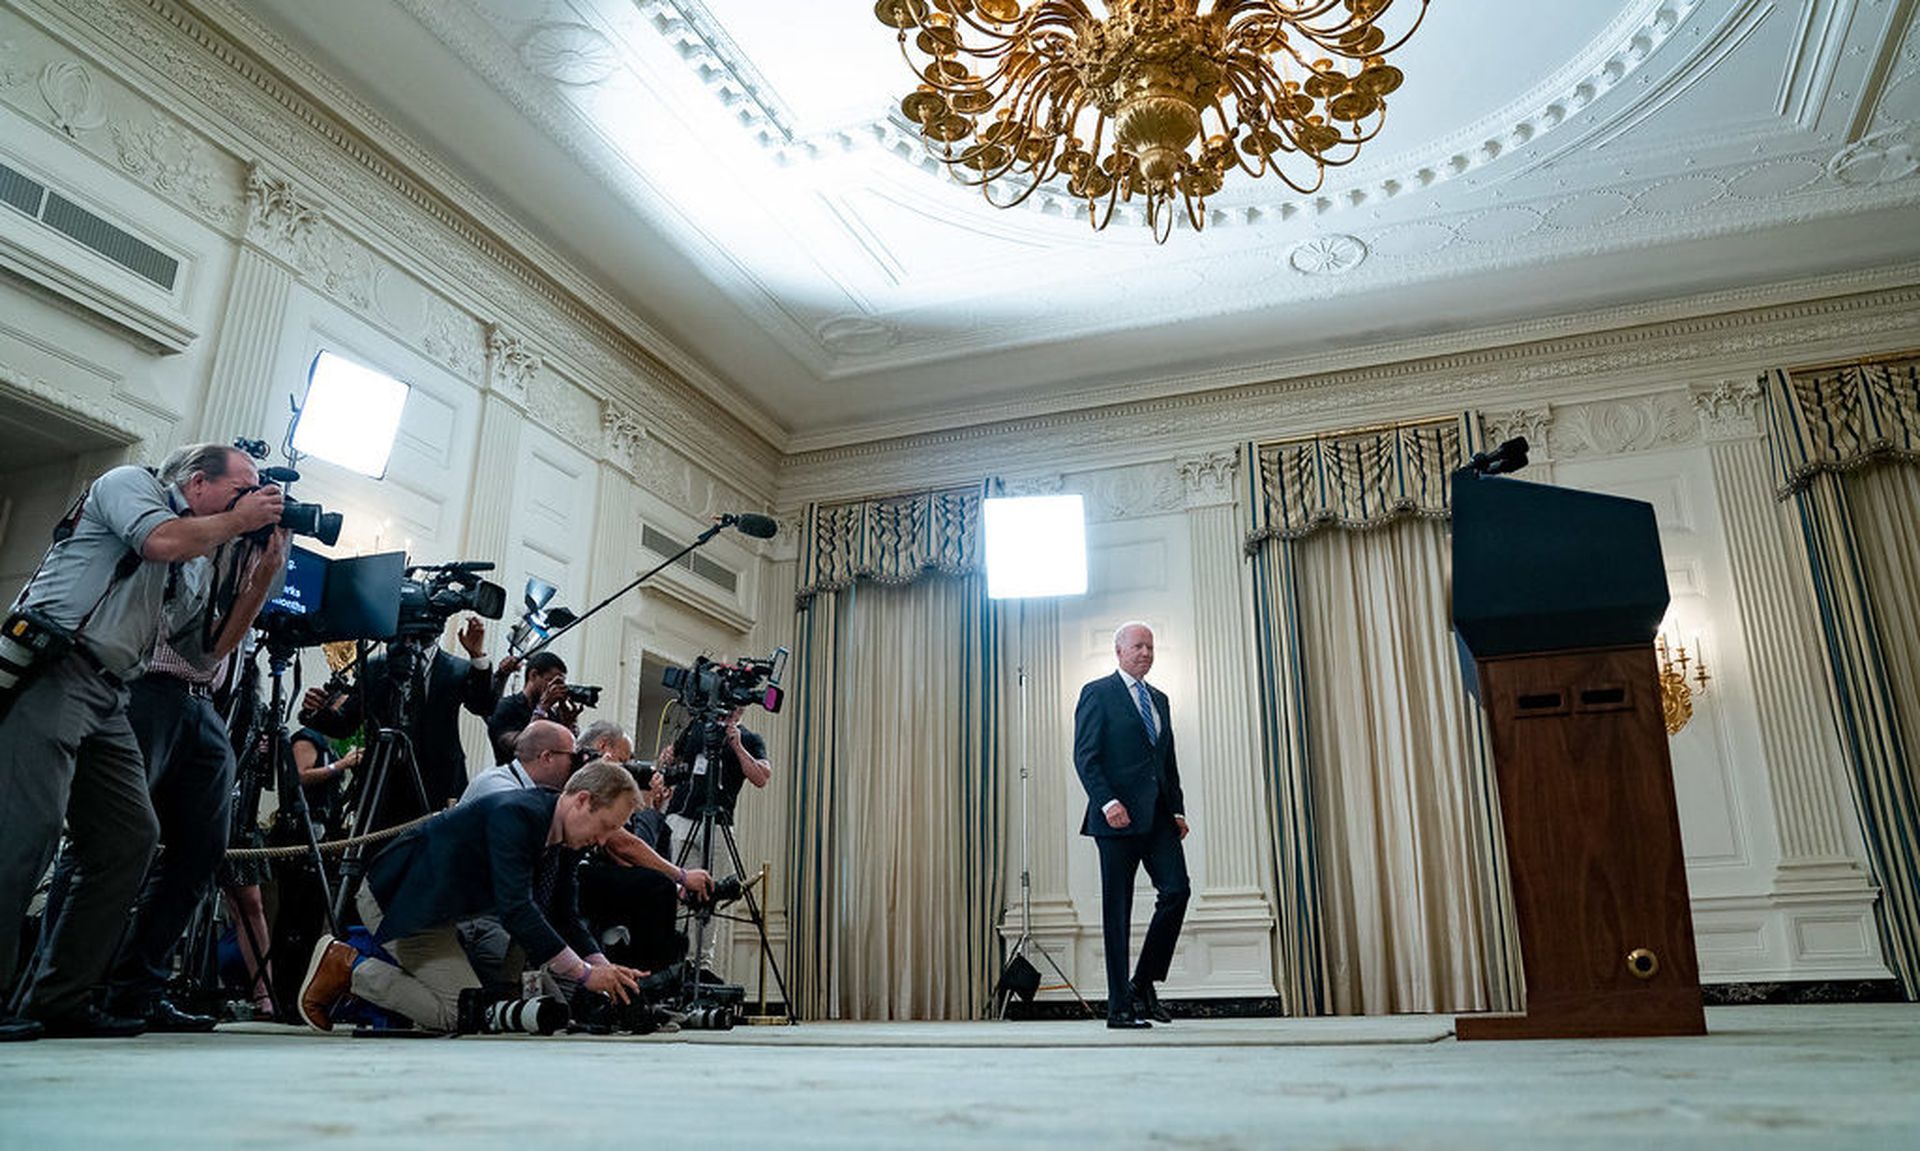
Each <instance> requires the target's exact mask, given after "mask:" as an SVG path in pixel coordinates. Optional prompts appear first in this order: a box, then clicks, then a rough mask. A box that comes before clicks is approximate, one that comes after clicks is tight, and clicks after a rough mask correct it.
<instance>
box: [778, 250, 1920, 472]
mask: <svg viewBox="0 0 1920 1151" xmlns="http://www.w3.org/2000/svg"><path fill="white" fill-rule="evenodd" d="M1904 272H1905V277H1906V278H1905V282H1904V286H1901V287H1896V288H1888V289H1885V290H1883V291H1880V292H1875V293H1864V294H1860V295H1851V296H1844V295H1837V294H1836V295H1831V296H1827V297H1823V298H1819V299H1814V300H1808V301H1804V302H1798V303H1792V304H1785V305H1778V306H1774V307H1769V308H1754V309H1749V310H1743V311H1733V310H1729V311H1724V312H1717V313H1714V314H1710V315H1705V316H1696V317H1690V318H1683V319H1676V320H1671V321H1667V322H1664V323H1653V324H1641V325H1636V326H1624V325H1623V326H1621V327H1617V328H1612V329H1609V330H1605V331H1599V332H1591V333H1586V334H1580V335H1575V336H1569V337H1562V338H1555V339H1537V340H1533V341H1532V342H1517V341H1516V342H1513V343H1508V344H1504V345H1500V346H1483V347H1480V348H1477V349H1474V350H1470V351H1464V352H1457V353H1452V354H1444V355H1431V356H1427V357H1424V358H1408V359H1404V360H1392V361H1385V360H1383V361H1381V362H1376V363H1374V364H1372V365H1369V366H1361V367H1356V368H1350V369H1346V370H1338V371H1328V372H1324V373H1319V374H1311V375H1288V376H1286V377H1284V378H1281V377H1275V378H1269V379H1267V380H1265V381H1263V382H1258V383H1241V384H1240V385H1239V386H1221V387H1216V388H1211V389H1206V390H1194V391H1179V390H1177V389H1172V390H1174V391H1175V393H1176V394H1162V395H1161V396H1160V397H1158V398H1155V399H1151V400H1142V401H1136V402H1132V403H1120V404H1114V405H1110V406H1104V407H1092V406H1084V407H1078V408H1075V409H1073V410H1069V411H1063V412H1055V413H1049V414H1045V415H1038V416H1033V417H1031V418H1023V419H1012V420H1004V421H1000V422H997V423H991V424H976V425H971V426H966V427H953V428H948V429H945V430H943V431H939V432H931V433H926V434H920V435H913V436H907V437H902V438H899V439H895V440H890V441H884V442H866V443H860V444H853V445H846V446H841V447H835V448H829V449H822V450H819V451H810V452H797V453H794V454H791V455H789V456H787V457H785V458H784V459H783V460H782V464H781V472H782V483H781V486H780V498H781V499H782V500H783V501H785V502H804V501H805V500H808V499H819V498H831V497H832V496H834V495H835V494H837V493H840V492H846V491H874V490H885V489H886V488H887V487H888V486H889V485H894V486H898V485H901V484H907V483H918V484H921V485H922V486H924V485H926V484H944V483H958V482H965V481H967V480H969V479H972V478H976V477H978V476H981V475H985V474H991V473H995V472H999V471H1017V470H1018V469H1019V468H1020V467H1021V466H1022V465H1021V461H1023V460H1043V459H1044V460H1047V461H1048V462H1049V466H1051V467H1054V468H1066V469H1069V470H1070V469H1071V466H1072V464H1073V463H1074V462H1076V461H1093V460H1097V459H1100V458H1103V457H1104V458H1108V459H1110V458H1111V457H1112V455H1113V453H1114V451H1115V447H1116V445H1121V444H1124V445H1126V447H1127V449H1128V450H1129V452H1130V453H1132V454H1134V455H1135V456H1136V458H1138V457H1141V456H1151V455H1158V454H1162V453H1167V452H1171V453H1174V454H1178V453H1181V452H1183V451H1189V450H1209V449H1217V447H1218V445H1220V444H1222V443H1236V442H1239V441H1241V440H1243V439H1245V438H1246V436H1247V435H1248V434H1249V429H1258V430H1259V431H1260V432H1261V433H1262V434H1266V433H1280V432H1286V433H1293V432H1305V431H1311V430H1313V429H1315V428H1319V427H1331V426H1338V425H1340V424H1342V423H1350V422H1352V421H1353V420H1355V419H1366V418H1388V417H1391V416H1396V415H1398V416H1404V415H1406V414H1408V413H1415V412H1445V411H1448V410H1458V409H1460V408H1466V407H1472V408H1479V407H1482V406H1483V405H1484V406H1487V407H1489V408H1491V409H1494V410H1500V409H1503V408H1505V407H1508V406H1519V405H1523V404H1526V403H1527V402H1528V401H1537V399H1538V397H1539V396H1540V395H1541V394H1542V392H1543V390H1547V389H1550V390H1552V391H1553V392H1556V393H1558V394H1559V395H1561V396H1563V397H1565V398H1564V399H1563V400H1562V401H1561V403H1563V404H1571V403H1577V402H1582V397H1581V395H1580V393H1582V392H1585V393H1587V394H1588V395H1589V396H1592V395H1593V394H1594V393H1600V395H1599V396H1597V397H1594V398H1607V396H1606V393H1609V392H1611V393H1613V394H1614V396H1615V397H1617V396H1618V395H1620V394H1622V393H1624V394H1629V395H1635V394H1646V393H1647V391H1648V389H1649V388H1650V387H1652V386H1657V385H1671V384H1673V383H1675V382H1684V381H1685V380H1686V379H1687V378H1688V375H1689V374H1690V373H1692V372H1694V371H1703V374H1707V375H1709V376H1710V377H1711V378H1713V379H1720V378H1724V377H1725V376H1726V374H1727V372H1728V371H1729V370H1744V366H1745V365H1748V364H1751V365H1753V368H1754V370H1755V371H1756V372H1757V371H1759V370H1760V368H1761V367H1763V366H1765V365H1767V364H1769V363H1771V362H1773V361H1775V360H1778V359H1781V358H1782V357H1786V358H1792V359H1804V358H1805V357H1806V356H1807V355H1808V354H1810V353H1812V354H1821V349H1823V348H1844V349H1847V351H1848V353H1850V354H1859V353H1861V352H1863V351H1870V350H1872V349H1875V348H1887V347H1905V346H1908V345H1909V344H1910V343H1911V342H1912V333H1913V332H1914V331H1915V330H1916V329H1920V268H1907V269H1905V270H1904ZM1535 406H1537V403H1536V405H1535ZM1559 406H1560V405H1559V404H1556V405H1555V408H1556V417H1557V409H1558V407H1559ZM1691 418H1692V417H1691V415H1689V419H1690V420H1691ZM1661 426H1662V427H1664V426H1665V425H1664V424H1663V425H1661ZM1663 434H1664V433H1663ZM1596 435H1603V433H1596ZM1586 442H1588V443H1589V444H1591V443H1592V442H1594V441H1593V440H1592V438H1589V439H1588V440H1587V441H1586Z"/></svg>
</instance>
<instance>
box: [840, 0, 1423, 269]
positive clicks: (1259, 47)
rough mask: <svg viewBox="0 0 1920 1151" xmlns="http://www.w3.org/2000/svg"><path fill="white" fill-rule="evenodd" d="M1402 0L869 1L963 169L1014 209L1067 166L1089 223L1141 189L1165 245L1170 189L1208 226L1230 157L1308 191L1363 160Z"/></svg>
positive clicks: (1378, 119)
mask: <svg viewBox="0 0 1920 1151" xmlns="http://www.w3.org/2000/svg"><path fill="white" fill-rule="evenodd" d="M1393 4H1394V0H1213V3H1212V6H1211V8H1210V10H1209V11H1208V12H1207V13H1206V14H1204V15H1202V14H1201V13H1200V12H1199V7H1200V0H1107V3H1106V4H1105V6H1104V7H1105V9H1106V13H1107V15H1106V18H1105V19H1104V20H1103V19H1101V18H1099V17H1096V16H1095V15H1094V14H1093V13H1092V11H1090V10H1089V8H1088V7H1087V5H1086V4H1085V3H1083V0H1036V2H1034V3H1030V4H1023V3H1021V2H1020V0H878V2H877V3H875V4H874V6H873V11H874V15H875V16H877V17H878V18H879V19H880V22H881V23H883V24H886V25H887V26H889V27H892V28H897V29H899V40H900V50H901V54H902V55H903V56H905V57H906V60H907V63H908V64H909V65H910V66H912V67H913V68H914V70H915V71H916V72H917V73H918V74H919V75H920V78H921V80H922V83H921V84H920V86H919V87H918V88H917V89H916V90H915V91H913V92H912V93H911V94H909V95H908V96H907V97H906V98H905V99H904V100H902V101H901V102H900V110H901V112H902V113H904V114H905V115H906V117H907V119H908V120H909V121H911V122H913V123H914V124H917V125H918V126H919V129H920V136H921V139H922V141H923V143H924V144H925V145H926V147H927V150H928V153H929V154H930V155H932V156H934V158H936V159H938V160H939V161H940V162H941V163H943V164H945V165H947V167H948V168H949V170H951V171H952V172H953V173H954V174H955V175H957V176H958V177H959V178H960V180H961V181H962V182H963V183H966V184H969V185H972V186H975V187H979V188H980V189H981V190H982V191H983V192H984V194H985V195H986V197H987V200H988V202H989V203H991V204H993V205H994V206H995V207H1000V208H1011V207H1013V206H1014V205H1016V204H1019V203H1021V202H1022V201H1024V200H1025V199H1026V198H1027V197H1028V196H1031V195H1032V194H1033V193H1034V191H1035V190H1036V189H1038V188H1039V187H1040V186H1041V185H1042V184H1043V183H1045V182H1046V181H1048V180H1050V179H1053V178H1055V177H1064V178H1065V180H1066V190H1067V192H1069V193H1070V194H1072V195H1073V196H1075V197H1077V198H1080V199H1083V200H1085V201H1086V202H1087V216H1088V219H1089V220H1090V221H1091V222H1092V224H1093V227H1094V229H1095V230H1096V231H1098V230H1099V229H1102V228H1105V227H1106V226H1107V224H1108V222H1109V221H1110V220H1111V219H1112V218H1113V209H1114V205H1115V204H1116V203H1117V202H1119V201H1123V200H1124V201H1130V200H1132V199H1133V198H1134V197H1135V196H1139V197H1141V198H1142V199H1143V200H1145V202H1146V218H1147V226H1148V228H1149V229H1151V231H1152V233H1153V238H1154V239H1155V240H1156V241H1158V242H1161V243H1164V242H1165V241H1166V239H1167V237H1168V236H1169V235H1170V234H1171V233H1172V231H1173V225H1174V215H1175V201H1176V200H1178V201H1179V203H1180V205H1181V206H1182V207H1184V208H1185V214H1186V217H1187V222H1188V223H1189V224H1190V225H1192V227H1193V229H1194V230H1195V231H1199V230H1200V229H1201V228H1202V227H1204V226H1205V223H1206V202H1207V197H1209V196H1211V195H1213V194H1214V193H1216V192H1218V191H1219V190H1220V189H1221V187H1222V186H1223V185H1224V184H1225V182H1226V178H1227V173H1228V172H1229V171H1231V170H1232V169H1234V168H1238V169H1240V170H1241V171H1243V172H1245V173H1247V174H1248V175H1249V176H1252V177H1254V178H1256V179H1257V178H1259V177H1261V176H1264V175H1266V174H1267V173H1269V172H1272V173H1275V174H1277V175H1278V176H1279V177H1280V179H1282V180H1284V181H1285V182H1286V183H1287V185H1288V186H1289V187H1291V188H1293V189H1294V190H1295V191H1297V192H1300V193H1303V194H1307V193H1312V192H1315V191H1317V190H1318V189H1319V188H1320V186H1321V184H1322V182H1323V181H1324V180H1325V179H1326V170H1327V169H1328V168H1334V167H1339V166H1341V165H1344V164H1350V163H1352V162H1353V160H1354V159H1355V158H1356V157H1357V156H1358V155H1359V154H1360V146H1361V145H1362V144H1365V143H1366V142H1367V141H1369V140H1371V139H1373V138H1374V137H1375V136H1376V135H1378V134H1379V132H1380V128H1381V125H1382V124H1384V123H1385V121H1386V97H1387V96H1388V94H1389V93H1391V92H1393V91H1394V90H1395V89H1396V88H1398V87H1400V84H1401V81H1402V80H1403V79H1404V77H1403V76H1402V74H1401V72H1400V70H1399V69H1398V68H1395V67H1393V66H1392V65H1390V64H1388V63H1387V61H1386V56H1387V54H1388V53H1390V52H1392V51H1394V50H1396V49H1397V48H1399V47H1400V46H1401V45H1402V44H1404V43H1405V42H1406V40H1407V37H1409V36H1411V35H1412V34H1413V31H1414V29H1416V28H1418V27H1419V25H1420V21H1421V19H1423V18H1424V17H1425V16H1426V12H1427V0H1418V4H1419V10H1418V11H1417V12H1416V13H1415V14H1414V15H1413V17H1412V19H1411V21H1410V22H1409V23H1408V24H1407V26H1406V27H1405V28H1404V29H1403V30H1401V31H1399V32H1398V33H1397V34H1396V35H1395V36H1394V37H1393V39H1392V40H1391V42H1389V39H1388V32H1387V29H1386V28H1384V27H1382V26H1381V22H1382V18H1383V17H1385V16H1386V14H1387V10H1388V9H1389V8H1391V7H1392V6H1393ZM1403 10H1404V5H1403ZM916 30H917V31H916ZM909 32H914V36H913V41H912V47H913V49H916V50H917V52H918V56H919V57H920V58H923V59H925V61H926V62H925V63H924V64H922V63H918V62H916V56H915V53H914V51H911V50H909V47H908V39H907V34H908V33H909ZM988 112H992V113H993V117H992V119H991V120H987V121H985V122H982V119H981V118H982V117H984V116H985V114H986V113H988ZM1209 113H1211V116H1210V117H1209V116H1208V114H1209ZM1209 120H1210V122H1209ZM1003 177H1010V178H1011V179H1009V180H1008V181H1007V185H1018V184H1019V181H1021V180H1024V181H1025V184H1024V186H1020V187H1019V188H1018V191H1017V192H1016V193H1015V194H1014V197H1013V198H1012V199H1011V200H1009V201H1007V202H1005V203H1002V202H1000V201H999V200H996V199H995V198H994V186H995V184H996V183H997V182H999V181H1001V180H1002V178H1003ZM1002 186H1006V185H1002Z"/></svg>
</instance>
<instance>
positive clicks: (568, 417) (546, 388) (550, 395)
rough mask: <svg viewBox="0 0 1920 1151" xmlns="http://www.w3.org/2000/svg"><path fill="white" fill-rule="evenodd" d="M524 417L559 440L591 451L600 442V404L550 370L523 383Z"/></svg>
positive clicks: (569, 381) (537, 372)
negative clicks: (528, 417)
mask: <svg viewBox="0 0 1920 1151" xmlns="http://www.w3.org/2000/svg"><path fill="white" fill-rule="evenodd" d="M526 389H527V414H528V415H529V416H532V417H533V418H534V419H536V420H538V421H539V422H540V423H542V424H545V425H546V426H547V427H548V428H550V429H552V430H553V431H554V432H555V433H557V434H558V435H559V436H560V438H561V439H563V440H566V441H567V442H569V443H573V444H578V445H580V446H582V447H584V448H586V449H588V450H592V449H593V448H594V447H595V446H596V445H597V444H599V442H600V401H599V400H597V399H595V398H594V397H592V396H590V395H588V394H587V393H586V392H584V391H581V390H580V389H579V388H578V387H575V386H574V384H573V382H572V381H571V380H568V379H566V378H565V377H563V376H561V375H559V374H558V373H556V372H551V371H536V372H534V373H533V374H532V375H530V376H529V377H528V379H527V382H526Z"/></svg>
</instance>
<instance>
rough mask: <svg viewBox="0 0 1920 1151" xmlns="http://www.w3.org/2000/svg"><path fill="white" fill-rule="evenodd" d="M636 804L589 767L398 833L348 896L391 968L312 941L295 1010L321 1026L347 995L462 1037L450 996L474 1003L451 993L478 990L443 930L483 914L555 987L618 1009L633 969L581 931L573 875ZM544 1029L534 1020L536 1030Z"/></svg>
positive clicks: (603, 768)
mask: <svg viewBox="0 0 1920 1151" xmlns="http://www.w3.org/2000/svg"><path fill="white" fill-rule="evenodd" d="M639 802H640V792H639V789H638V788H637V787H635V786H634V782H633V777H632V776H631V775H629V774H628V773H627V771H626V769H625V768H623V767H620V766H619V765H617V764H611V763H596V764H589V765H587V766H586V767H584V768H582V769H580V770H579V771H578V772H576V773H575V774H574V776H573V778H571V779H569V780H568V781H567V784H566V788H565V790H564V791H562V792H560V793H559V794H557V795H556V794H555V793H553V792H551V791H547V790H544V789H537V788H536V789H532V790H523V791H509V792H501V793H499V794H495V795H486V796H481V797H479V798H477V799H475V800H473V801H472V802H470V803H462V804H460V805H458V806H456V807H454V808H452V809H451V810H449V811H445V812H442V813H441V814H439V815H436V816H435V817H433V818H432V819H431V820H429V821H427V822H426V823H424V824H422V825H420V826H419V827H416V828H414V829H412V830H411V831H408V832H406V833H405V834H403V835H401V836H400V837H399V838H397V839H395V840H394V841H393V843H392V844H391V845H390V846H388V847H387V849H386V850H385V851H382V852H381V853H380V855H379V856H378V857H377V858H375V859H374V861H373V865H372V867H370V868H369V869H368V872H367V878H366V882H365V884H363V885H362V886H361V888H360V895H359V908H360V917H361V919H362V921H363V922H365V924H366V925H367V928H368V930H370V931H371V932H372V933H373V938H374V941H375V942H376V943H380V944H383V945H384V946H385V948H386V951H387V953H388V954H389V955H391V956H392V958H393V962H391V963H389V962H387V961H386V960H385V959H384V958H381V957H378V956H366V955H362V954H360V953H359V952H358V951H356V950H355V949H354V948H352V947H350V946H348V945H347V944H344V943H339V942H336V941H335V940H334V939H333V938H332V937H331V936H322V937H321V939H320V943H319V945H318V946H317V947H315V948H314V953H313V960H312V962H311V964H310V965H309V967H308V969H307V977H306V979H305V980H304V981H303V983H302V984H301V988H300V1014H301V1015H302V1017H304V1018H305V1019H306V1021H307V1023H308V1024H309V1025H310V1026H312V1027H314V1028H315V1029H317V1030H321V1031H328V1030H331V1029H332V1027H333V1011H334V1009H335V1007H336V1005H337V1004H338V1003H339V1000H340V999H341V997H342V996H344V995H346V994H347V993H348V992H351V993H352V994H354V995H356V996H358V997H360V998H361V999H364V1000H366V1001H367V1002H369V1003H372V1004H374V1005H375V1006H378V1007H383V1008H386V1009H388V1010H390V1011H397V1012H399V1013H401V1014H403V1015H405V1016H407V1017H408V1018H409V1019H412V1020H413V1021H414V1023H415V1024H417V1025H418V1026H420V1027H421V1028H423V1029H425V1030H428V1031H455V1030H462V1029H463V1028H462V1027H461V1022H462V1020H461V1006H462V999H463V998H464V999H466V1000H467V1002H468V1003H469V1004H472V1003H473V1002H474V996H473V995H472V994H466V995H464V996H463V993H471V992H474V991H477V990H478V989H479V987H480V985H481V984H480V980H479V978H478V977H477V976H476V975H475V974H474V971H473V966H472V965H471V964H470V963H469V962H468V961H467V956H466V953H465V952H464V951H463V950H462V949H461V947H460V938H459V936H458V934H457V933H456V932H455V929H454V923H455V921H456V920H460V919H465V918H468V917H471V916H475V915H481V914H487V913H491V914H495V915H498V916H499V917H500V919H501V921H502V922H503V923H505V924H506V927H507V931H508V933H509V934H511V935H512V937H513V940H514V942H515V943H517V944H519V945H520V947H521V948H522V949H523V950H524V951H525V952H526V955H527V957H528V959H529V960H530V961H531V962H534V963H536V964H539V965H543V966H545V967H546V968H547V969H548V970H549V971H550V972H551V973H552V974H553V975H554V976H555V977H556V978H557V979H561V980H567V981H574V982H578V983H580V984H582V985H584V986H585V987H587V988H588V989H590V990H593V991H597V992H600V993H602V994H605V995H608V996H611V997H612V998H613V999H615V1000H616V1001H619V1002H625V1001H626V999H627V996H628V994H629V993H630V992H632V991H633V990H634V989H635V987H636V986H637V985H638V982H639V978H640V973H639V972H637V971H635V970H633V969H632V968H629V967H621V966H618V965H616V964H612V963H609V962H608V961H607V959H606V957H605V956H604V955H602V954H600V951H599V948H598V947H596V946H594V944H593V941H592V940H591V939H589V938H588V937H587V935H586V933H585V931H583V930H582V929H581V927H580V917H579V914H578V912H577V911H576V907H577V895H576V892H575V887H574V873H575V871H576V870H577V867H576V865H577V864H578V862H579V859H580V853H581V852H582V851H584V850H585V849H587V848H589V847H593V846H595V845H597V844H600V843H603V842H605V841H606V839H607V838H608V837H609V836H611V835H612V834H613V833H614V832H615V831H617V830H619V828H620V827H621V825H622V824H624V823H625V822H626V821H627V817H628V816H630V815H632V814H633V810H634V808H635V807H636V806H637V805H638V804H639ZM583 956H584V957H583ZM553 1006H554V1008H555V1009H556V1010H555V1013H556V1014H559V1013H561V1012H560V1011H559V1010H558V1005H557V1004H555V1005H553ZM495 1014H496V1018H497V1016H498V1014H501V1013H495ZM514 1014H519V1013H518V1012H515V1013H514ZM526 1014H527V1015H528V1016H532V1015H534V1014H536V1013H535V1012H528V1013H526ZM538 1014H543V1015H544V1014H545V1013H544V1012H540V1013H538ZM527 1022H528V1023H529V1024H531V1023H532V1019H531V1018H529V1019H528V1020H527ZM551 1026H552V1021H551V1020H548V1019H542V1020H541V1023H540V1029H541V1030H549V1029H551Z"/></svg>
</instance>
